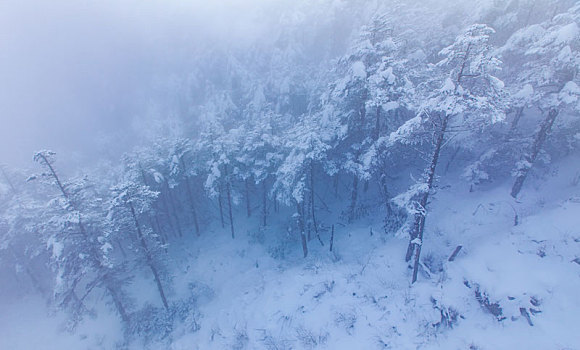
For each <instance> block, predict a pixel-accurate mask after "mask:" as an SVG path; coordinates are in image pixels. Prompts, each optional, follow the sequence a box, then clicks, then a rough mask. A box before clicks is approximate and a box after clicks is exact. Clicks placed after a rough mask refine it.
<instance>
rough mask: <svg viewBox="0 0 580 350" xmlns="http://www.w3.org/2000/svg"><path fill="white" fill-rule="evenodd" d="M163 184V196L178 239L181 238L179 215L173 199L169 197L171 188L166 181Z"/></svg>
mask: <svg viewBox="0 0 580 350" xmlns="http://www.w3.org/2000/svg"><path fill="white" fill-rule="evenodd" d="M164 184H165V196H166V198H167V201H168V202H169V205H170V206H171V214H172V216H173V219H174V220H175V225H176V227H177V233H178V234H179V237H183V232H182V231H181V222H180V221H179V214H178V213H177V206H176V205H175V201H174V199H173V196H172V195H171V188H170V187H169V183H168V182H167V180H165V182H164Z"/></svg>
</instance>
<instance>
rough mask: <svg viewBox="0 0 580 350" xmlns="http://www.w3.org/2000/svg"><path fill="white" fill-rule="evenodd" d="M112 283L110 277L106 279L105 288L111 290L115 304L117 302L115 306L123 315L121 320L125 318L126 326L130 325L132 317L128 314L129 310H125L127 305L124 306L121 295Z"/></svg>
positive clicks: (110, 293) (120, 314)
mask: <svg viewBox="0 0 580 350" xmlns="http://www.w3.org/2000/svg"><path fill="white" fill-rule="evenodd" d="M111 284H112V283H111V282H110V281H109V280H108V279H106V280H105V288H106V289H107V291H108V292H109V295H110V296H111V299H113V304H115V308H116V309H117V312H118V313H119V316H120V317H121V320H123V323H124V324H125V325H126V326H129V323H130V319H129V315H128V314H127V310H125V306H123V302H122V301H121V296H120V295H119V293H118V291H117V289H115V288H114V287H113V286H112V285H111Z"/></svg>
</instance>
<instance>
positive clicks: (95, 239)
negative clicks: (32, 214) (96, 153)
mask: <svg viewBox="0 0 580 350" xmlns="http://www.w3.org/2000/svg"><path fill="white" fill-rule="evenodd" d="M55 156H56V154H55V152H52V151H47V150H43V151H39V152H37V153H36V154H35V155H34V160H35V161H36V162H38V163H39V164H40V166H41V167H42V168H43V170H44V172H42V173H41V174H39V175H35V176H32V177H30V180H34V179H40V180H43V182H45V183H47V184H49V185H51V186H53V187H54V188H55V189H56V190H57V191H56V192H55V193H54V192H53V195H52V196H51V198H50V201H49V202H48V204H47V205H46V208H45V210H44V212H43V213H42V218H41V220H40V221H39V222H38V224H37V228H36V229H37V230H39V231H40V232H41V234H42V235H43V239H44V241H45V242H46V246H47V247H48V249H50V250H51V260H52V263H53V266H54V269H55V273H56V282H55V290H54V297H55V300H56V302H57V304H58V305H59V306H61V307H63V308H65V309H68V310H70V311H71V313H72V317H73V318H72V321H73V326H74V324H75V323H76V322H78V320H79V319H80V317H82V315H83V314H84V313H86V312H88V310H87V307H86V306H85V304H84V299H85V298H86V297H87V296H88V295H89V294H90V293H91V291H92V290H93V289H94V288H95V287H103V288H104V289H105V290H106V291H107V292H108V294H109V296H110V297H111V299H112V301H113V303H114V305H115V308H116V310H117V312H118V313H119V316H120V317H121V319H122V320H123V322H124V323H125V325H126V326H127V325H128V324H129V321H130V319H129V313H128V310H127V306H126V303H127V302H128V301H127V297H126V296H125V293H124V291H123V289H122V287H123V285H124V283H123V281H122V280H121V278H120V272H121V271H120V269H121V268H122V265H121V264H117V263H116V262H115V261H114V260H112V259H110V258H109V254H110V253H111V250H112V248H113V245H112V243H111V242H110V236H109V235H108V231H107V230H106V228H105V227H104V223H105V220H104V219H105V215H104V213H105V212H104V210H103V207H102V205H103V199H102V197H100V196H99V195H98V193H95V192H94V191H91V186H90V185H89V183H88V180H87V178H84V177H83V178H80V179H76V180H72V181H67V182H65V181H63V180H62V179H61V177H59V175H58V174H57V173H56V170H55V167H54V163H55V160H56V158H55Z"/></svg>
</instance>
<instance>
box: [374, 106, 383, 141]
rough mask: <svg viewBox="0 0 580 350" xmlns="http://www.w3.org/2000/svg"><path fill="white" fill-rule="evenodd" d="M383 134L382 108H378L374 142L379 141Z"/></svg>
mask: <svg viewBox="0 0 580 350" xmlns="http://www.w3.org/2000/svg"><path fill="white" fill-rule="evenodd" d="M380 134H381V106H377V114H376V116H375V130H373V140H374V141H376V140H378V139H379V136H380Z"/></svg>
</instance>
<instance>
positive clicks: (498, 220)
mask: <svg viewBox="0 0 580 350" xmlns="http://www.w3.org/2000/svg"><path fill="white" fill-rule="evenodd" d="M576 164H579V162H578V159H577V158H573V159H566V160H565V161H564V162H561V163H560V169H559V171H558V172H554V173H553V174H552V175H551V176H549V177H547V178H543V179H536V180H535V182H534V181H531V182H530V186H529V188H527V189H526V194H525V196H524V197H522V200H521V201H520V202H515V201H513V199H512V198H511V197H509V195H508V193H509V183H506V184H504V185H501V186H496V187H492V188H488V189H485V190H481V191H476V192H471V193H470V192H468V190H467V189H466V188H465V185H464V184H462V183H461V182H459V181H454V180H453V177H448V180H442V183H441V186H440V189H439V191H438V193H437V194H436V196H435V197H434V198H435V199H434V200H433V202H432V203H431V204H430V205H431V207H430V208H431V212H430V214H429V216H428V219H427V222H428V224H427V231H426V234H425V241H424V255H423V268H422V273H421V275H420V277H419V281H418V282H417V283H416V284H414V285H412V286H411V285H410V283H409V281H410V273H411V270H410V269H409V268H408V266H407V264H406V263H405V262H404V252H405V249H406V240H404V239H400V238H397V237H394V236H392V235H387V234H384V233H382V230H381V220H380V219H376V218H372V217H371V218H367V219H363V220H362V222H359V223H358V224H356V225H353V226H352V227H351V226H342V225H336V232H335V238H334V251H333V252H330V251H328V248H329V247H328V240H329V233H328V232H326V233H324V234H323V235H322V239H323V241H324V242H325V245H324V246H321V245H320V244H319V243H318V242H317V241H316V240H312V241H311V242H310V247H311V254H310V256H309V257H308V258H307V259H303V258H302V257H301V251H300V247H299V243H298V242H297V241H294V240H292V239H290V238H289V239H288V240H287V241H286V243H285V244H284V245H283V246H280V244H279V243H278V246H276V245H275V243H274V242H280V236H279V235H277V236H276V235H275V233H274V232H273V230H282V229H283V225H282V224H281V223H280V224H279V225H278V226H272V227H270V229H268V230H265V231H260V230H259V229H258V228H256V226H255V224H253V223H252V221H251V220H249V221H247V222H246V223H244V224H240V225H239V227H238V232H240V234H239V235H238V237H236V239H235V240H232V239H231V238H230V236H229V234H228V232H227V231H226V230H224V231H223V232H222V230H221V228H220V229H215V231H213V232H207V233H205V234H204V235H203V236H202V237H201V238H195V237H192V238H191V239H190V240H187V241H184V242H183V244H182V245H179V246H175V245H174V246H173V247H171V249H172V250H174V253H176V254H172V255H173V256H178V257H179V258H178V259H180V260H179V261H174V262H173V264H171V266H179V270H175V271H173V275H174V282H175V285H176V287H175V288H174V290H173V292H172V293H173V294H172V295H170V296H169V297H170V298H174V299H178V298H185V297H186V296H187V295H190V294H193V295H195V299H196V307H197V308H198V313H197V314H198V317H197V319H195V320H193V319H191V320H189V321H188V322H191V323H195V325H192V324H187V322H185V323H184V324H181V325H179V326H178V327H176V328H175V330H174V332H173V333H172V334H171V336H169V337H167V338H165V339H161V340H156V341H152V342H149V343H148V344H145V342H144V341H143V339H134V340H133V341H132V343H131V344H129V345H128V347H129V348H131V349H142V348H149V349H176V350H177V349H419V348H420V349H578V348H580V340H579V339H580V338H579V337H578V336H577V334H576V332H574V331H575V329H576V326H575V324H576V317H577V315H578V314H580V299H579V298H578V291H579V290H580V264H579V263H578V258H580V185H579V184H578V183H577V182H575V181H574V179H575V178H576V177H577V176H578V175H577V171H578V170H577V166H576ZM449 179H451V180H449ZM446 181H447V182H446ZM534 186H536V187H535V188H534ZM516 213H517V221H518V222H517V225H514V223H515V220H514V219H515V215H516ZM356 227H358V228H356ZM370 228H372V232H373V235H371V234H370V233H371V230H370ZM268 235H275V236H276V237H269V236H268ZM274 238H275V239H274ZM458 245H461V246H462V249H461V250H460V251H459V253H458V254H457V256H456V257H455V259H454V260H453V261H448V258H449V256H450V255H451V254H452V252H453V251H454V250H455V248H456V247H457V246H458ZM144 283H149V282H144ZM151 283H152V282H151ZM23 304H27V305H28V307H27V308H23V307H22V305H13V306H12V307H8V306H3V308H4V309H3V310H2V313H3V314H4V315H7V316H8V315H12V317H2V322H3V323H2V325H1V327H0V348H2V349H27V348H38V347H39V346H40V345H39V344H38V343H33V342H32V340H34V339H36V340H38V339H40V337H38V334H45V336H43V339H44V340H43V342H42V348H44V349H63V348H71V349H72V348H78V349H82V348H88V349H108V348H111V347H112V346H114V345H115V344H117V345H118V344H120V339H121V338H122V335H121V334H119V332H118V331H115V329H119V327H118V325H117V321H116V320H115V317H114V316H112V315H111V316H109V315H107V313H106V312H105V311H104V310H102V311H101V312H100V313H99V315H98V316H97V317H96V318H95V319H88V320H86V321H85V322H84V323H82V324H81V325H80V326H79V328H78V329H77V331H76V333H75V334H69V333H64V332H61V331H59V329H60V328H59V326H58V325H59V323H60V322H62V320H61V319H60V318H59V317H48V318H43V317H39V314H42V312H40V311H39V310H43V309H44V305H43V304H42V303H41V302H38V301H34V300H29V299H27V300H24V301H23ZM24 310H28V311H24ZM25 329H26V331H24V330H25ZM192 329H193V330H196V331H192ZM32 333H34V334H35V337H28V336H26V335H27V334H32Z"/></svg>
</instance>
